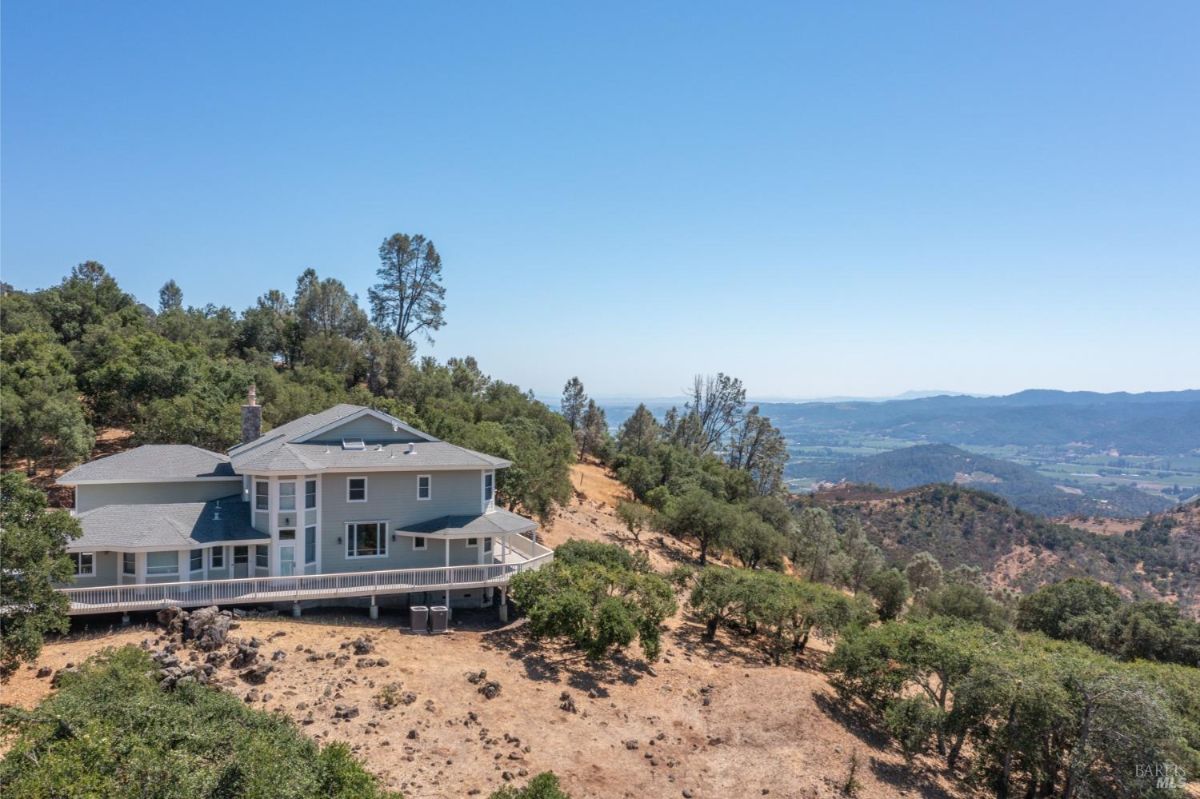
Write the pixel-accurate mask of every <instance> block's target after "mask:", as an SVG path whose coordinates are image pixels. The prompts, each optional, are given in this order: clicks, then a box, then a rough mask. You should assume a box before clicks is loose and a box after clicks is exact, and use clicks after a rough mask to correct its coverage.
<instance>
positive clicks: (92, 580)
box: [66, 552, 121, 588]
mask: <svg viewBox="0 0 1200 799" xmlns="http://www.w3.org/2000/svg"><path fill="white" fill-rule="evenodd" d="M120 561H121V556H120V555H118V554H117V553H116V552H93V553H92V562H93V563H94V564H95V572H96V573H95V575H94V576H92V577H76V578H75V582H73V583H70V584H69V585H68V586H66V587H69V588H95V587H99V586H104V585H116V583H117V568H118V564H119V563H120Z"/></svg>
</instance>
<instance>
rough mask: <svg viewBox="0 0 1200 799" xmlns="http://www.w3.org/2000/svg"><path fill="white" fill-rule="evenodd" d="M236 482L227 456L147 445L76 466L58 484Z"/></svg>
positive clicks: (174, 446) (188, 447)
mask: <svg viewBox="0 0 1200 799" xmlns="http://www.w3.org/2000/svg"><path fill="white" fill-rule="evenodd" d="M219 479H224V480H234V479H237V473H236V472H234V470H233V466H232V464H231V463H230V461H229V458H228V456H225V455H222V454H220V453H219V452H210V451H209V450H206V449H201V448H200V447H193V446H191V445H190V444H145V445H143V446H140V447H135V448H134V449H130V450H126V451H125V452H118V453H117V454H116V455H109V456H107V457H104V458H97V459H96V460H94V461H89V462H87V463H84V464H81V465H79V466H76V467H75V468H74V469H72V470H71V471H69V472H67V473H66V474H64V475H62V476H61V477H59V478H58V483H59V485H80V484H87V483H171V482H186V481H191V480H219Z"/></svg>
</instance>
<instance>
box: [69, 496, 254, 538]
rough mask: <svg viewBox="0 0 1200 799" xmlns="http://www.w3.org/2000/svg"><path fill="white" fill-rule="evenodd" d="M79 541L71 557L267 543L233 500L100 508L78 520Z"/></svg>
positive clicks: (243, 508) (245, 504) (246, 512)
mask: <svg viewBox="0 0 1200 799" xmlns="http://www.w3.org/2000/svg"><path fill="white" fill-rule="evenodd" d="M78 519H79V525H80V527H82V528H83V535H82V536H81V537H79V538H77V539H75V540H74V541H72V542H71V543H70V544H69V545H68V546H67V549H68V550H69V551H71V552H92V551H103V550H114V549H115V550H122V551H129V550H144V549H191V548H193V547H201V546H208V545H211V544H220V543H228V542H233V541H268V540H270V536H269V535H267V534H266V533H260V532H259V531H258V530H255V529H254V528H253V527H252V526H251V525H250V503H248V502H243V501H242V498H241V495H239V494H234V495H232V496H228V497H222V498H221V499H212V500H209V501H208V502H168V503H162V504H151V505H105V506H103V507H99V508H96V509H94V510H90V511H87V512H86V513H81V514H79V516H78Z"/></svg>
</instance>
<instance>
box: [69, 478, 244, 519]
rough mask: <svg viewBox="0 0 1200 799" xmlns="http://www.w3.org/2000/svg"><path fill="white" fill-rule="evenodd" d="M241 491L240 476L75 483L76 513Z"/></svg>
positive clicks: (202, 498) (198, 499)
mask: <svg viewBox="0 0 1200 799" xmlns="http://www.w3.org/2000/svg"><path fill="white" fill-rule="evenodd" d="M241 493H242V480H241V478H240V477H237V478H234V479H232V480H194V481H191V482H179V483H108V484H97V485H79V486H75V512H76V513H83V512H85V511H89V510H93V509H95V508H99V507H103V506H104V505H150V504H161V503H166V502H207V501H208V500H210V499H220V498H221V497H228V496H231V495H234V494H237V495H238V496H239V497H240V496H241Z"/></svg>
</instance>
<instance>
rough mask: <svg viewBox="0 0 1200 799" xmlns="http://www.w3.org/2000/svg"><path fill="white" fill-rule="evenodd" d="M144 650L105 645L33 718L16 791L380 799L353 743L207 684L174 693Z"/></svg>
mask: <svg viewBox="0 0 1200 799" xmlns="http://www.w3.org/2000/svg"><path fill="white" fill-rule="evenodd" d="M156 675H157V669H156V668H155V665H154V663H153V662H152V661H151V660H150V657H149V656H148V655H147V654H146V653H145V652H143V651H141V650H140V649H136V648H134V647H125V648H123V649H117V650H105V651H104V652H102V653H100V654H99V655H97V656H95V657H94V658H92V659H91V660H89V661H88V662H87V663H85V664H84V666H83V668H82V669H81V670H80V671H79V672H78V673H77V674H69V675H65V676H64V677H63V679H62V683H61V686H60V689H59V691H58V692H57V693H55V694H53V695H52V696H50V697H49V698H47V699H46V700H44V701H43V702H42V703H41V704H40V705H39V706H38V707H37V708H36V709H35V710H34V711H33V712H32V713H29V714H26V715H24V716H23V717H21V718H11V719H9V720H8V722H7V724H6V726H7V727H8V729H9V731H10V732H15V733H16V738H15V739H14V740H13V742H12V748H11V749H10V750H9V751H8V753H7V754H6V755H5V757H4V760H3V761H0V784H3V785H4V793H5V795H6V796H21V797H30V798H31V799H33V798H36V797H45V798H46V799H50V797H55V798H56V799H57V798H58V797H64V798H65V797H95V796H139V797H146V798H147V799H191V798H192V797H197V796H211V797H244V799H275V797H278V799H297V798H298V799H304V798H306V797H312V799H317V798H318V797H320V798H321V799H328V798H329V797H334V798H335V799H360V798H361V799H372V798H378V799H383V797H396V796H398V795H397V794H393V793H390V792H388V791H385V790H383V789H381V788H380V787H379V785H378V783H377V782H376V780H375V778H374V777H372V776H371V775H370V774H369V773H367V772H366V771H365V770H363V768H362V766H360V765H359V764H358V763H357V762H356V761H355V760H354V758H353V757H352V756H351V754H350V751H349V750H348V749H347V748H346V747H345V746H344V745H342V744H331V745H329V746H326V747H324V748H320V747H319V746H318V745H317V744H316V743H315V742H314V741H312V740H310V739H309V738H307V737H305V736H304V735H302V734H301V733H300V731H299V730H298V729H297V728H296V727H295V726H294V725H293V724H292V722H291V721H290V720H288V719H287V718H286V717H284V716H281V715H272V714H267V713H263V712H261V711H257V710H252V709H250V708H248V707H246V706H245V704H244V703H242V702H241V701H240V700H239V699H238V698H237V697H235V696H232V695H230V694H226V693H223V692H221V691H218V690H216V689H214V688H209V687H207V686H203V685H198V684H195V683H193V684H181V685H179V686H178V688H176V689H175V690H173V691H164V690H163V689H161V688H160V687H159V685H158V682H157V680H156Z"/></svg>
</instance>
